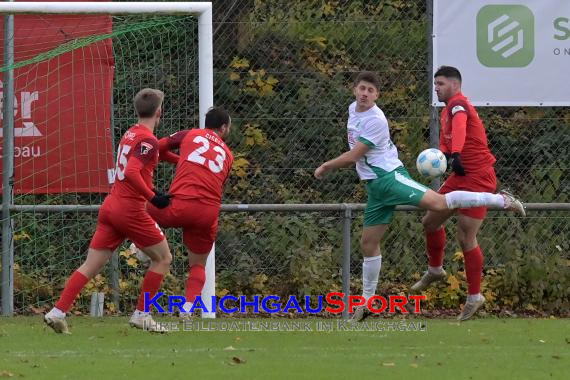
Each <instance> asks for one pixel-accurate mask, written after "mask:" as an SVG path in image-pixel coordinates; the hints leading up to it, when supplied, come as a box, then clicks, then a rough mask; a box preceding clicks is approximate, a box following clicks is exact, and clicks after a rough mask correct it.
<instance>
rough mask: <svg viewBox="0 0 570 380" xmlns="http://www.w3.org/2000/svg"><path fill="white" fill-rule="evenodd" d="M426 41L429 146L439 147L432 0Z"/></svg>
mask: <svg viewBox="0 0 570 380" xmlns="http://www.w3.org/2000/svg"><path fill="white" fill-rule="evenodd" d="M426 12H427V15H426V16H427V23H426V24H427V33H426V34H427V36H428V37H427V39H428V40H427V43H428V62H427V67H426V71H427V73H428V83H429V94H430V95H429V98H430V105H429V146H430V147H432V148H439V117H438V112H437V107H436V106H435V105H434V104H433V103H432V102H431V97H432V94H433V39H434V38H435V35H434V34H433V0H427V10H426ZM440 185H441V180H440V179H439V178H436V179H434V180H433V181H431V188H432V189H433V190H437V189H439V186H440Z"/></svg>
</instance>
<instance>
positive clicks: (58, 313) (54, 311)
mask: <svg viewBox="0 0 570 380" xmlns="http://www.w3.org/2000/svg"><path fill="white" fill-rule="evenodd" d="M48 314H49V315H50V316H51V317H56V318H65V313H64V312H63V311H62V310H59V309H58V308H57V307H54V308H52V309H51V310H50V311H49V313H48Z"/></svg>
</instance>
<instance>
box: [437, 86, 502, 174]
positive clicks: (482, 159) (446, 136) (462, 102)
mask: <svg viewBox="0 0 570 380" xmlns="http://www.w3.org/2000/svg"><path fill="white" fill-rule="evenodd" d="M440 123H441V130H440V134H439V149H440V150H441V151H442V152H444V153H450V154H451V153H460V154H461V163H462V164H463V167H464V168H465V171H466V172H468V173H469V172H471V173H472V172H475V171H478V170H484V169H486V168H488V167H490V166H493V164H494V163H495V161H496V159H495V156H493V154H492V153H491V151H490V150H489V146H488V145H487V135H486V134H485V127H484V126H483V122H482V121H481V119H480V118H479V114H478V113H477V110H476V109H475V107H473V105H472V104H471V103H470V102H469V100H468V99H467V98H466V97H465V96H464V95H463V94H462V93H461V92H459V93H457V94H455V95H454V96H452V97H451V98H450V99H449V101H448V102H447V104H446V106H445V107H444V108H443V110H442V111H441V115H440Z"/></svg>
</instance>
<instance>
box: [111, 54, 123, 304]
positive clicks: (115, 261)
mask: <svg viewBox="0 0 570 380" xmlns="http://www.w3.org/2000/svg"><path fill="white" fill-rule="evenodd" d="M113 46H114V45H113ZM113 91H114V87H113V85H112V84H111V110H110V111H111V131H112V132H111V147H112V148H113V153H115V152H116V151H117V149H116V148H117V147H116V146H115V112H114V110H115V102H114V97H113ZM116 158H117V157H115V159H116ZM113 162H114V161H113ZM109 272H110V273H109V277H110V282H111V302H113V303H114V304H115V307H116V310H115V311H116V312H117V313H119V303H120V300H121V297H120V291H119V290H120V289H119V254H118V253H117V251H115V252H113V256H111V265H110V269H109Z"/></svg>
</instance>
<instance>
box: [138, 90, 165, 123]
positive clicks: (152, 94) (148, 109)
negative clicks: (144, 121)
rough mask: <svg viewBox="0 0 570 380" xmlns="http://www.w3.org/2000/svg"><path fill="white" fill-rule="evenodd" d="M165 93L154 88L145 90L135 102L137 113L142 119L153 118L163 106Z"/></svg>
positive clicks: (139, 93) (141, 91)
mask: <svg viewBox="0 0 570 380" xmlns="http://www.w3.org/2000/svg"><path fill="white" fill-rule="evenodd" d="M163 100H164V92H162V91H160V90H156V89H154V88H143V89H142V90H140V91H139V92H138V93H137V94H136V95H135V99H134V101H133V103H134V105H135V111H136V112H137V116H138V117H140V118H147V117H153V116H154V114H155V112H156V110H157V109H158V108H159V107H160V106H161V105H162V101H163Z"/></svg>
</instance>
